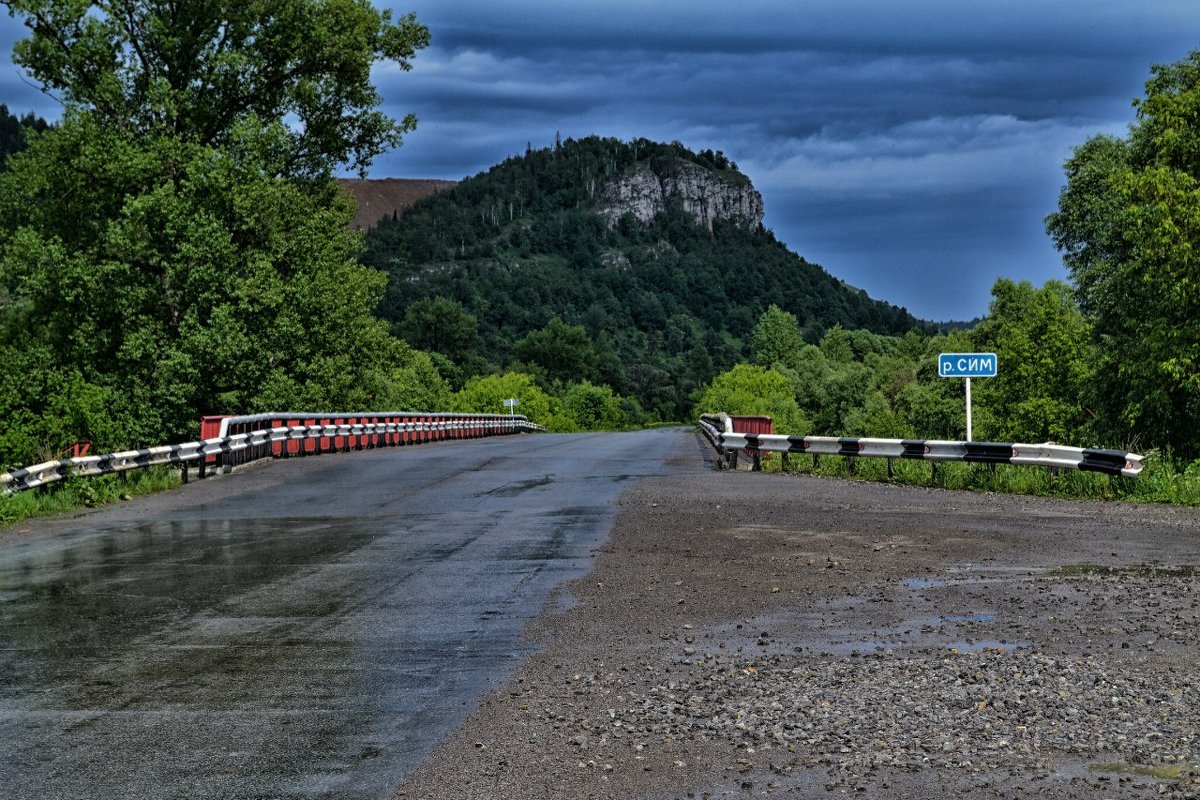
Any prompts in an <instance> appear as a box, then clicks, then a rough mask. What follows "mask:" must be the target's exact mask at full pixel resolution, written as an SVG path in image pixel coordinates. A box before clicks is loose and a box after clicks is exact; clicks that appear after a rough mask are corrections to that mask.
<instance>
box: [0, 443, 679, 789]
mask: <svg viewBox="0 0 1200 800" xmlns="http://www.w3.org/2000/svg"><path fill="white" fill-rule="evenodd" d="M696 446H697V445H696V443H695V440H694V437H692V436H690V435H681V433H680V432H679V431H648V432H640V433H633V434H606V435H578V436H557V435H539V436H516V437H506V438H500V439H489V440H483V441H472V442H444V443H439V444H435V445H428V446H422V447H409V448H393V449H386V450H374V451H367V452H362V453H351V454H339V455H332V456H323V457H321V458H309V459H296V460H290V461H284V462H275V463H271V464H269V465H267V466H265V467H259V468H252V469H251V470H248V471H247V472H245V473H242V474H237V475H233V476H225V477H221V478H218V479H215V480H210V481H205V482H198V483H193V484H191V485H189V486H187V487H183V488H182V489H180V490H178V491H175V492H169V493H165V494H162V495H158V496H155V497H152V498H144V499H140V500H137V501H134V502H132V503H126V504H123V505H122V506H120V507H117V508H113V509H108V510H103V511H99V512H95V513H90V514H86V515H83V516H80V517H78V518H76V519H72V520H67V521H61V520H60V521H53V522H43V523H33V524H26V525H24V526H21V527H20V528H17V529H15V530H14V529H9V530H7V531H5V532H3V533H0V787H3V788H2V789H0V793H2V795H3V797H5V798H11V800H26V799H27V798H28V800H33V799H34V798H37V799H38V800H46V799H48V798H73V799H74V798H80V799H82V798H105V799H106V800H108V799H109V798H116V797H120V798H130V799H132V798H156V799H157V798H185V797H186V798H192V799H198V798H312V797H338V798H378V797H383V796H386V795H387V794H388V792H389V791H390V790H391V789H392V788H394V787H395V786H396V785H397V784H398V783H399V781H400V780H401V779H402V777H403V776H404V775H405V774H406V773H407V772H408V771H409V770H410V769H411V768H412V767H413V766H414V765H416V764H417V763H419V762H420V761H421V760H422V758H423V757H424V756H425V755H426V754H427V753H428V752H429V751H430V750H431V748H432V747H433V746H434V745H435V744H436V743H437V742H439V741H440V740H442V739H443V738H445V737H446V736H447V735H448V734H449V733H450V732H451V731H453V730H454V728H455V727H456V726H457V725H458V724H459V723H460V722H461V721H462V720H463V719H464V718H465V716H466V715H467V714H468V713H469V712H470V711H471V710H472V709H473V708H474V707H475V706H476V704H477V703H478V700H479V698H480V697H481V696H482V695H483V694H484V693H485V692H487V691H488V690H489V689H492V688H494V687H496V686H498V685H500V684H501V683H502V682H503V680H504V678H505V677H506V676H507V675H508V674H509V673H510V672H511V671H512V670H513V669H514V668H515V667H516V666H518V664H519V663H520V662H521V661H522V659H523V657H524V656H525V655H526V654H528V653H529V652H531V650H533V649H534V648H535V646H536V643H532V642H530V641H527V640H525V639H523V637H522V633H523V631H524V630H525V629H526V624H527V623H528V622H529V621H530V620H531V619H533V618H535V617H536V616H537V615H538V614H539V613H540V612H541V611H542V610H543V609H544V608H546V607H547V604H550V607H551V608H553V607H555V605H554V604H568V603H569V602H570V597H569V595H568V594H566V593H565V592H562V591H561V590H560V591H556V587H562V586H563V585H564V584H565V583H566V582H568V581H570V580H572V579H575V578H578V577H579V576H581V575H584V574H586V573H587V572H588V571H589V569H590V568H591V566H592V554H593V551H594V549H595V548H597V547H598V546H600V544H601V543H603V541H604V540H605V537H606V536H607V534H608V531H609V529H610V527H611V524H612V522H613V519H614V518H615V514H616V499H617V497H618V495H619V494H620V493H621V491H622V490H623V489H624V488H625V487H626V486H627V485H628V484H630V483H631V482H632V481H634V480H636V479H638V478H641V477H645V476H649V475H660V474H667V473H670V472H677V471H681V470H698V469H701V468H702V467H701V460H700V458H699V453H698V452H696V450H695V448H696ZM672 456H673V457H674V462H675V463H674V464H673V465H672V464H671V463H670V461H671V458H672ZM688 465H690V466H688Z"/></svg>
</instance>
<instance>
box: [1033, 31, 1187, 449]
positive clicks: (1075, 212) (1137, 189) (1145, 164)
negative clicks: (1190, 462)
mask: <svg viewBox="0 0 1200 800" xmlns="http://www.w3.org/2000/svg"><path fill="white" fill-rule="evenodd" d="M1135 107H1136V109H1137V120H1136V122H1135V123H1134V124H1133V126H1132V127H1131V129H1130V132H1129V135H1128V136H1127V137H1126V138H1124V139H1117V138H1113V137H1108V136H1097V137H1094V138H1092V139H1091V140H1089V141H1088V142H1086V143H1085V144H1084V145H1082V146H1081V147H1080V148H1078V149H1077V150H1076V151H1075V153H1074V155H1073V156H1072V158H1071V159H1070V160H1069V161H1067V164H1066V175H1067V184H1066V186H1065V187H1064V188H1063V190H1062V193H1061V195H1060V198H1059V210H1058V211H1057V212H1055V213H1054V214H1051V215H1050V216H1049V217H1048V218H1047V220H1046V227H1047V230H1048V231H1049V233H1050V235H1051V236H1052V237H1053V239H1054V242H1055V244H1056V245H1057V246H1058V248H1059V249H1060V250H1061V251H1062V253H1063V260H1064V262H1065V263H1066V265H1067V269H1068V270H1069V271H1070V274H1071V278H1072V280H1073V281H1074V283H1075V287H1076V291H1077V293H1078V296H1079V301H1080V304H1081V306H1082V309H1083V311H1084V313H1085V314H1087V315H1088V316H1089V317H1090V318H1091V321H1092V322H1093V325H1092V331H1093V337H1094V340H1095V343H1096V346H1097V355H1096V357H1097V360H1098V363H1097V368H1096V369H1095V371H1094V376H1095V379H1094V385H1095V392H1094V394H1093V395H1092V400H1093V405H1094V406H1095V407H1096V409H1097V411H1098V412H1099V416H1100V418H1101V420H1103V421H1104V423H1105V424H1106V425H1107V427H1108V429H1109V430H1110V431H1111V432H1112V435H1113V436H1114V437H1119V439H1120V440H1121V441H1124V442H1126V443H1130V444H1132V443H1133V442H1134V441H1135V440H1138V439H1140V440H1141V441H1144V442H1146V443H1148V444H1150V445H1152V446H1161V447H1166V448H1169V449H1171V450H1173V451H1175V452H1176V453H1177V454H1179V455H1182V456H1186V457H1194V456H1195V455H1197V454H1200V51H1198V52H1193V53H1192V54H1190V55H1189V56H1188V57H1187V58H1186V59H1184V60H1182V61H1179V62H1176V63H1174V64H1168V65H1160V66H1155V67H1154V68H1153V69H1152V72H1151V78H1150V80H1149V81H1148V82H1147V83H1146V95H1145V97H1144V98H1142V99H1140V100H1138V101H1136V102H1135Z"/></svg>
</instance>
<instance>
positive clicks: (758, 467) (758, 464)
mask: <svg viewBox="0 0 1200 800" xmlns="http://www.w3.org/2000/svg"><path fill="white" fill-rule="evenodd" d="M751 452H752V453H754V465H753V466H752V467H750V471H751V472H762V454H761V453H760V452H759V451H758V450H753V451H751Z"/></svg>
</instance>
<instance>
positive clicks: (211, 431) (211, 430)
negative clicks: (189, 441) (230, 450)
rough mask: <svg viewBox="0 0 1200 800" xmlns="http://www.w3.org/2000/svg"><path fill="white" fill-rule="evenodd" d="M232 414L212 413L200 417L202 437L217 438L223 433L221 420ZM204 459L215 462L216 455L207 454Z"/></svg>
mask: <svg viewBox="0 0 1200 800" xmlns="http://www.w3.org/2000/svg"><path fill="white" fill-rule="evenodd" d="M228 416H230V415H229V414H211V415H209V416H206V417H201V418H200V438H201V439H215V438H217V437H218V436H220V435H221V420H223V419H225V418H226V417H228ZM204 461H205V463H207V464H215V463H216V461H217V457H216V456H205V457H204Z"/></svg>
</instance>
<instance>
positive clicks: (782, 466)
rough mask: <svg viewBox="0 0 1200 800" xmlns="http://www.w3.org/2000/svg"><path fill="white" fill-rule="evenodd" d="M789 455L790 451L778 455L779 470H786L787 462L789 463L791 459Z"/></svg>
mask: <svg viewBox="0 0 1200 800" xmlns="http://www.w3.org/2000/svg"><path fill="white" fill-rule="evenodd" d="M790 455H791V453H782V454H781V455H780V458H779V461H780V465H779V471H780V472H787V471H788V464H790V463H791V459H789V458H788V456H790Z"/></svg>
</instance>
